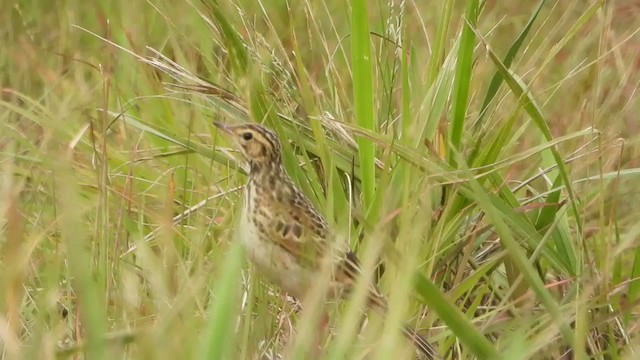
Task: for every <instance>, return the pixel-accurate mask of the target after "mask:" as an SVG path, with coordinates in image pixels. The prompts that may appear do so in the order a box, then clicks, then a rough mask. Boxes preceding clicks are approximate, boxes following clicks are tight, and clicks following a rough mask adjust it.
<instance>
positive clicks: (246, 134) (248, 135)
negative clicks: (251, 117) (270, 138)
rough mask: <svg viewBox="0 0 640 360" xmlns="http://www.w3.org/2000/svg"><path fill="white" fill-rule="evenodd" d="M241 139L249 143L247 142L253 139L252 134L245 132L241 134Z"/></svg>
mask: <svg viewBox="0 0 640 360" xmlns="http://www.w3.org/2000/svg"><path fill="white" fill-rule="evenodd" d="M242 138H243V139H244V140H245V141H249V140H251V139H253V134H252V133H250V132H246V133H244V134H242Z"/></svg>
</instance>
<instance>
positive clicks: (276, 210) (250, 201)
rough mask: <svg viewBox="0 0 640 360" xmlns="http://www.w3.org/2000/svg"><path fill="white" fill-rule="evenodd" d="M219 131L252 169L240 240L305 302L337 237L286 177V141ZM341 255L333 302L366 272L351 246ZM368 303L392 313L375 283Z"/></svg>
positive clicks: (263, 132) (260, 133) (253, 128)
mask: <svg viewBox="0 0 640 360" xmlns="http://www.w3.org/2000/svg"><path fill="white" fill-rule="evenodd" d="M215 126H216V127H218V128H219V129H220V130H222V131H223V132H225V133H226V134H227V135H229V136H230V137H231V139H232V140H233V142H234V143H235V144H236V146H237V148H238V149H239V150H240V151H241V152H242V154H243V155H244V157H245V158H246V159H247V161H248V162H249V165H250V173H249V182H248V183H247V186H246V187H245V190H244V204H243V208H242V215H241V219H240V224H239V229H238V231H239V233H240V236H239V237H240V239H241V241H242V242H243V245H244V247H245V249H246V251H247V253H248V254H249V257H250V258H251V260H252V261H253V262H254V263H255V265H256V268H257V269H258V271H260V272H261V273H263V274H265V275H266V276H267V277H268V278H270V279H271V281H273V282H274V283H276V284H277V285H279V286H280V287H281V288H282V289H283V290H285V291H286V292H287V293H289V294H290V295H293V296H294V297H296V298H298V299H301V298H302V297H303V296H304V295H305V293H306V292H307V291H309V289H310V288H311V286H312V285H313V283H314V278H315V277H316V276H318V271H319V269H320V259H322V258H323V256H325V255H326V253H327V251H328V249H329V247H331V246H334V243H335V241H334V240H335V236H334V234H333V233H332V231H331V229H330V228H329V226H328V225H327V222H326V221H325V219H324V217H323V216H322V215H320V213H318V211H316V209H315V208H314V207H313V205H312V204H311V202H310V201H309V199H307V197H306V196H305V195H304V194H303V193H302V192H301V191H300V190H299V189H298V188H297V187H296V186H295V185H294V184H293V181H292V180H291V178H290V177H289V176H288V175H287V173H286V172H285V170H284V167H283V166H282V158H281V148H280V142H279V141H278V138H277V137H276V135H275V134H274V133H273V132H272V131H270V130H268V129H266V128H265V127H262V126H259V125H238V126H227V125H224V124H221V123H217V122H216V123H215ZM337 254H338V256H331V260H330V261H332V262H333V264H332V265H334V267H335V269H334V270H333V278H332V281H331V286H330V291H329V294H328V297H340V296H343V295H344V294H347V293H348V292H349V290H350V288H352V287H353V286H354V284H355V280H356V279H357V277H358V275H359V274H360V271H361V268H360V263H359V261H358V258H357V257H356V255H355V254H354V253H353V252H352V251H351V250H350V249H349V248H348V246H347V245H344V248H341V249H339V250H338V251H337ZM367 304H368V306H369V307H371V308H373V309H375V310H377V311H379V312H381V313H383V314H384V313H385V312H386V310H387V303H386V301H385V299H384V297H383V296H382V295H381V294H380V293H379V291H378V289H377V288H376V286H375V285H373V284H371V286H369V292H368V294H367ZM403 332H404V334H405V336H407V337H408V338H409V339H410V340H411V341H412V342H413V343H414V344H415V346H416V347H417V348H418V349H419V350H420V351H421V352H422V353H423V354H424V355H426V356H427V357H428V358H430V359H432V358H438V356H437V354H436V352H435V350H434V349H433V347H432V346H431V345H430V344H429V343H428V342H427V341H426V340H425V339H424V338H422V337H420V336H419V335H418V334H416V332H415V331H414V330H413V329H411V328H409V327H408V326H405V327H404V328H403Z"/></svg>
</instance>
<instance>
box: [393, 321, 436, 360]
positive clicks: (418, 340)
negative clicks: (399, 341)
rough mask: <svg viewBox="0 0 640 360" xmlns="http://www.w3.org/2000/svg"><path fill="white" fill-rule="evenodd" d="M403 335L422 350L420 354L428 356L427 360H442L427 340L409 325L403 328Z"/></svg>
mask: <svg viewBox="0 0 640 360" xmlns="http://www.w3.org/2000/svg"><path fill="white" fill-rule="evenodd" d="M402 333H403V334H404V336H406V337H407V339H409V340H411V342H412V343H413V344H414V345H415V347H416V348H417V349H418V350H420V352H421V353H422V354H423V355H424V356H426V358H427V359H433V360H436V359H440V356H438V353H437V352H436V350H435V349H434V348H433V346H432V345H431V344H430V343H429V342H428V341H427V339H425V338H424V337H422V336H420V335H418V333H417V332H416V331H415V330H413V329H412V328H410V327H409V326H408V325H404V326H403V328H402Z"/></svg>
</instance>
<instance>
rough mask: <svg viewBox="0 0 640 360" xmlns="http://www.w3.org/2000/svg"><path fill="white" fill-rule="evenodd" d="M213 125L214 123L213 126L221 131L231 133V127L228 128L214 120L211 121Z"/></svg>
mask: <svg viewBox="0 0 640 360" xmlns="http://www.w3.org/2000/svg"><path fill="white" fill-rule="evenodd" d="M213 125H215V127H217V128H218V129H220V130H222V131H223V132H225V133H227V134H231V129H229V127H228V126H227V125H225V124H223V123H220V122H217V121H215V122H214V123H213Z"/></svg>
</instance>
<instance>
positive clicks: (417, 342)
mask: <svg viewBox="0 0 640 360" xmlns="http://www.w3.org/2000/svg"><path fill="white" fill-rule="evenodd" d="M374 290H375V291H371V292H370V293H369V298H368V302H369V307H371V308H372V309H374V310H375V311H377V312H378V313H380V314H382V315H385V314H386V313H387V303H386V301H385V299H384V298H383V297H382V295H380V294H379V293H378V292H377V289H374ZM402 333H403V334H404V336H405V337H406V338H407V339H409V341H411V342H412V343H413V345H414V346H415V347H416V348H417V349H418V350H419V351H420V353H422V354H423V355H424V356H425V357H426V358H427V359H430V360H438V359H440V356H438V353H437V352H436V350H435V349H434V348H433V346H432V345H431V344H430V343H429V342H428V341H427V339H425V338H424V337H422V336H420V335H418V333H417V332H416V331H415V330H414V329H412V328H411V327H409V326H408V325H404V326H403V327H402Z"/></svg>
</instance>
